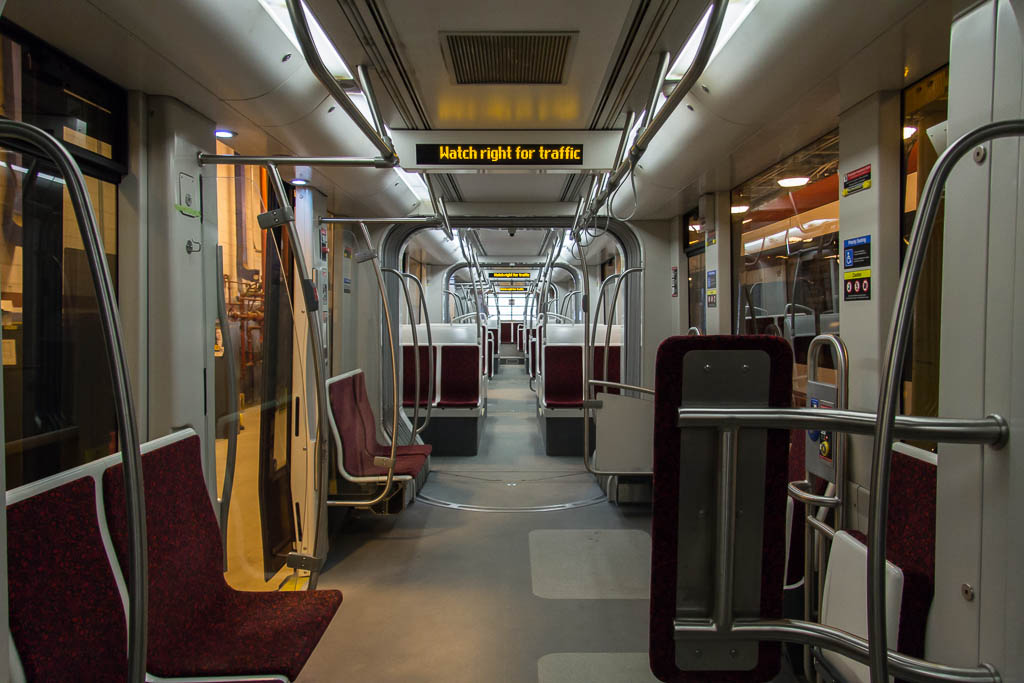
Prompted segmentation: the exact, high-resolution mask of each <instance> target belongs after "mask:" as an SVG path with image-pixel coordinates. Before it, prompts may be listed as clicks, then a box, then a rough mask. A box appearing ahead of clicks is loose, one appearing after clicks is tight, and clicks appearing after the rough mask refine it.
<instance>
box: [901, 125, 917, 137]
mask: <svg viewBox="0 0 1024 683" xmlns="http://www.w3.org/2000/svg"><path fill="white" fill-rule="evenodd" d="M916 132H917V128H914V127H913V126H903V139H904V140H908V139H910V138H911V137H913V135H914V133H916Z"/></svg>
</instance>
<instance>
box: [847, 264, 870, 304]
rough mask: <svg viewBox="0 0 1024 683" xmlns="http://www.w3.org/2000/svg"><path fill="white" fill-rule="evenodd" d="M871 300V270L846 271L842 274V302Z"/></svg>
mask: <svg viewBox="0 0 1024 683" xmlns="http://www.w3.org/2000/svg"><path fill="white" fill-rule="evenodd" d="M870 300H871V270H870V269H867V270H848V271H846V272H845V273H843V301H870Z"/></svg>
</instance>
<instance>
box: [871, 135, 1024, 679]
mask: <svg viewBox="0 0 1024 683" xmlns="http://www.w3.org/2000/svg"><path fill="white" fill-rule="evenodd" d="M1021 136H1024V119H1013V120H1009V121H995V122H992V123H987V124H984V125H982V126H979V127H978V128H976V129H974V130H973V131H970V132H968V133H966V134H965V135H963V136H962V137H960V139H958V140H956V141H955V142H954V143H953V144H952V145H950V146H949V147H947V148H946V150H945V151H944V152H943V153H942V154H941V155H940V156H939V158H938V159H937V160H936V162H935V165H934V166H933V167H932V171H931V173H929V174H928V179H927V180H926V181H925V185H924V189H923V191H922V193H921V200H920V201H919V202H918V210H917V215H915V216H914V227H913V229H912V230H911V233H910V246H909V248H908V249H907V255H906V261H905V263H904V267H903V272H902V273H901V274H900V284H899V294H898V296H897V299H896V310H895V311H894V312H893V316H892V322H891V327H890V329H889V338H888V340H887V341H886V345H885V353H886V355H885V358H886V364H885V372H884V373H883V375H882V381H881V383H880V386H881V391H880V392H879V397H878V425H877V427H876V428H875V431H874V437H875V443H874V457H873V458H872V462H871V484H872V485H871V499H870V505H871V512H870V515H869V516H868V638H869V640H870V642H872V643H875V644H876V645H875V647H874V648H873V649H872V650H871V679H872V681H874V682H875V683H883V682H884V681H888V680H889V679H888V676H889V672H888V663H887V661H886V658H885V653H884V651H883V650H882V647H881V646H878V645H877V644H878V643H882V644H883V646H884V644H885V643H886V642H888V641H887V640H886V630H887V628H886V623H885V534H886V519H887V517H888V511H889V474H890V470H891V468H892V441H893V436H894V435H895V432H896V429H895V425H896V422H897V418H896V402H897V401H898V400H899V396H900V381H901V377H902V375H903V362H904V359H905V355H906V348H907V342H908V339H909V337H910V331H911V327H912V320H911V317H912V315H913V309H914V298H915V295H916V294H917V286H918V283H919V282H920V279H921V270H922V268H923V267H924V259H925V253H926V251H927V249H928V243H929V241H930V238H931V234H932V228H933V226H934V224H935V216H936V215H937V213H938V209H939V202H940V201H941V199H942V190H943V188H944V187H945V185H946V181H947V180H948V179H949V174H950V173H951V172H952V170H953V166H954V165H955V164H956V162H957V161H959V160H960V159H961V158H963V156H964V155H966V154H967V153H968V152H970V151H972V150H973V149H974V148H975V147H977V146H978V145H982V144H985V143H986V142H989V141H991V140H995V139H998V138H1005V137H1021Z"/></svg>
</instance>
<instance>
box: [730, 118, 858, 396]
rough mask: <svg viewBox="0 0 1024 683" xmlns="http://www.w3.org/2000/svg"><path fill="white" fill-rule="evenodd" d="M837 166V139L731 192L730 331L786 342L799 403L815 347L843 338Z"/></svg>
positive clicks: (810, 148) (804, 151)
mask: <svg viewBox="0 0 1024 683" xmlns="http://www.w3.org/2000/svg"><path fill="white" fill-rule="evenodd" d="M838 164H839V134H838V132H832V133H829V134H828V135H825V136H824V137H822V138H820V139H818V140H816V141H815V142H813V143H811V144H810V145H808V146H807V147H804V148H803V149H801V150H800V151H798V152H796V153H795V154H793V155H792V156H790V157H789V158H787V159H785V160H783V161H781V162H779V163H778V164H776V165H774V166H772V167H771V168H769V169H768V170H766V171H764V172H762V173H760V174H758V175H757V176H755V177H753V178H751V179H750V180H748V181H747V182H745V183H743V184H742V185H740V186H739V187H737V188H735V189H734V190H733V191H732V201H731V213H732V230H733V234H734V235H736V236H737V237H738V238H737V239H734V254H733V257H734V263H735V264H736V267H735V268H734V269H733V270H734V288H733V291H734V292H736V294H735V297H736V301H735V304H736V305H735V309H734V310H735V311H736V315H735V320H734V324H733V331H734V332H736V333H737V334H773V335H778V336H781V337H785V338H786V339H787V340H788V341H789V342H790V344H791V345H792V346H793V353H794V356H795V359H796V367H795V371H794V375H793V389H794V392H795V393H796V394H797V395H798V396H799V395H802V394H803V393H804V391H805V390H806V382H807V347H808V345H809V344H810V342H811V340H812V339H813V338H814V337H815V336H817V335H819V334H825V333H838V332H839V294H840V282H839V277H840V276H839V273H840V268H839V262H838V259H839V177H838V175H837V168H838ZM829 362H830V361H827V360H824V359H823V363H822V366H823V367H824V368H829V367H830V366H829ZM826 374H827V373H826ZM825 379H828V378H827V377H825Z"/></svg>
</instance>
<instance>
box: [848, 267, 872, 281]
mask: <svg viewBox="0 0 1024 683" xmlns="http://www.w3.org/2000/svg"><path fill="white" fill-rule="evenodd" d="M865 277H871V269H870V268H868V269H867V270H848V271H846V272H845V273H843V279H844V280H860V279H861V278H865Z"/></svg>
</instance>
